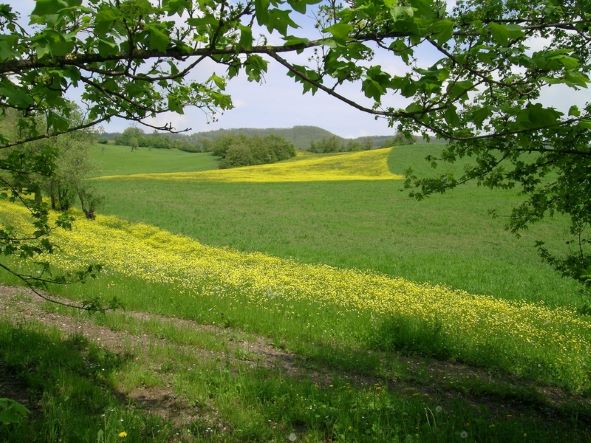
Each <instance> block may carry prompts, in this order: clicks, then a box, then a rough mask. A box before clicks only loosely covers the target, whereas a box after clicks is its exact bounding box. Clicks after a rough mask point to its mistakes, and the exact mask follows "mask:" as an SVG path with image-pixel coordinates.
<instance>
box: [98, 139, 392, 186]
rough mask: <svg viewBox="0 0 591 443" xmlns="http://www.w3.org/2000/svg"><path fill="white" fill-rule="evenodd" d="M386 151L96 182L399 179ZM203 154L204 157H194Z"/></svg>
mask: <svg viewBox="0 0 591 443" xmlns="http://www.w3.org/2000/svg"><path fill="white" fill-rule="evenodd" d="M389 152H390V148H384V149H375V150H372V151H360V152H353V153H349V152H348V153H338V154H332V155H322V156H319V155H305V156H299V157H297V158H295V159H292V160H288V161H283V162H278V163H273V164H267V165H256V166H244V167H240V168H231V169H216V170H208V171H206V170H197V169H195V170H194V171H195V172H193V171H191V172H169V173H166V172H163V173H143V174H128V175H111V176H108V175H107V176H103V177H99V178H100V179H127V180H164V181H219V182H246V183H248V182H250V183H278V182H314V181H348V180H400V179H402V178H403V177H402V176H401V175H395V174H392V173H391V172H390V171H389V169H388V155H389ZM194 155H205V154H194Z"/></svg>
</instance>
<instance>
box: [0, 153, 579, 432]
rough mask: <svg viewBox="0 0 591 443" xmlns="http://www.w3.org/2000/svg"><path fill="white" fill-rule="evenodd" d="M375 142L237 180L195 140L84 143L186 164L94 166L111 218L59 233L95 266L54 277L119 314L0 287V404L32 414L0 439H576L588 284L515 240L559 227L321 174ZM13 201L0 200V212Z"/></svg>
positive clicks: (399, 167) (469, 197) (140, 160)
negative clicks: (65, 278)
mask: <svg viewBox="0 0 591 443" xmlns="http://www.w3.org/2000/svg"><path fill="white" fill-rule="evenodd" d="M438 149H440V147H438V146H434V145H430V146H404V147H396V148H395V149H393V150H392V152H391V153H390V154H388V156H387V157H384V158H383V160H384V164H383V165H382V166H383V168H386V169H389V170H390V171H391V172H392V173H394V174H403V173H404V171H405V170H406V169H407V167H408V166H411V165H412V166H414V167H416V169H421V168H423V171H424V172H428V170H427V169H426V167H425V166H424V164H423V163H422V159H423V158H424V157H425V155H427V153H432V152H434V151H436V150H438ZM375 154H376V156H378V157H376V156H372V155H370V156H368V157H367V158H366V157H364V159H363V160H357V161H356V162H348V161H347V159H348V157H347V155H346V154H345V155H339V156H335V157H334V160H335V161H334V162H331V161H326V160H323V161H322V162H321V165H322V170H321V171H320V172H318V171H316V172H317V174H316V175H315V177H316V180H315V181H303V180H302V177H304V176H305V174H306V170H305V168H301V167H299V166H297V165H296V167H295V168H294V169H297V170H298V173H297V176H298V181H297V182H289V181H283V182H279V183H277V182H271V183H265V182H261V180H263V179H262V178H261V176H260V174H259V176H257V173H256V170H255V171H254V172H253V171H251V170H248V171H249V173H248V174H247V175H248V176H249V177H251V176H252V177H254V178H253V179H254V180H256V181H257V182H256V183H249V182H244V181H242V182H232V181H228V180H226V178H227V177H228V176H232V177H234V176H236V177H238V176H241V173H240V171H238V172H236V171H230V172H228V173H226V172H223V173H218V172H215V173H206V174H203V175H200V174H201V173H200V172H199V171H206V170H208V169H213V168H215V166H216V162H215V160H214V159H213V158H212V157H211V156H208V155H207V154H187V153H183V152H177V151H158V150H147V149H140V150H137V151H134V152H131V151H130V150H128V149H126V148H121V147H110V146H107V147H106V148H105V149H104V150H103V148H102V146H97V147H94V148H93V151H92V155H93V159H94V161H95V162H96V163H97V164H100V165H102V166H101V169H100V170H97V172H96V173H95V174H94V175H95V177H101V176H112V175H126V174H128V175H131V174H143V173H145V174H154V173H156V174H158V173H174V172H180V173H182V174H179V175H178V176H177V177H175V178H174V179H166V176H157V177H152V179H147V178H146V177H143V178H138V177H120V178H117V179H114V178H111V179H108V180H102V179H93V185H94V186H95V187H96V189H98V190H99V191H100V192H101V193H102V194H103V195H104V196H105V204H104V207H103V208H102V210H101V212H102V213H105V214H112V215H113V216H112V217H103V216H99V218H98V219H97V220H96V221H94V222H88V221H84V220H79V221H78V222H77V223H76V225H75V227H74V230H73V231H72V232H67V233H61V232H56V234H55V235H56V237H55V238H56V241H57V242H58V246H59V247H58V249H57V253H56V254H55V255H53V256H52V257H49V259H51V261H52V264H53V265H54V266H55V267H56V268H58V269H64V270H73V269H76V268H77V267H79V266H80V265H82V264H84V263H87V262H101V263H103V264H104V265H105V271H104V272H103V273H102V274H101V275H100V276H99V278H97V279H96V280H90V281H88V282H87V283H85V284H77V285H70V286H55V287H52V288H51V290H52V293H53V294H54V295H59V296H61V297H64V298H63V299H62V301H68V300H75V301H82V300H88V299H91V298H93V297H99V298H101V299H103V300H108V299H111V298H113V297H114V298H117V299H118V300H119V301H120V302H122V304H123V306H124V309H119V310H116V311H112V312H108V313H106V314H94V315H90V316H89V315H88V314H85V313H81V312H78V311H75V310H72V309H69V308H63V307H60V306H57V305H55V304H50V303H42V302H41V300H39V299H37V298H34V297H33V298H31V296H30V295H28V294H26V293H25V292H24V291H23V290H21V289H18V288H12V287H4V286H0V296H2V297H3V300H4V303H3V306H2V308H3V310H2V311H1V312H0V398H1V397H11V398H15V399H17V400H19V401H21V402H22V403H23V404H25V405H26V406H27V407H28V408H29V409H30V411H31V413H30V415H29V419H28V420H26V421H24V422H22V423H20V424H18V423H15V424H12V425H8V426H4V427H2V426H3V425H1V424H0V432H3V433H0V440H1V439H2V438H4V439H6V440H7V441H11V442H12V441H14V442H20V441H39V442H46V441H49V442H58V441H64V442H65V441H73V442H74V441H97V442H115V441H126V442H127V441H132V442H144V441H157V442H170V441H174V442H177V441H178V442H193V441H204V442H210V441H219V442H229V441H231V442H245V441H257V442H258V441H292V442H293V441H305V442H318V441H327V442H328V441H331V442H332V441H341V442H349V441H351V442H392V441H400V442H424V441H427V442H450V441H452V442H453V441H457V442H463V441H475V442H523V441H536V442H537V441H547V442H555V441H560V440H564V441H569V442H571V441H572V442H577V441H583V442H588V441H591V433H590V431H591V352H590V350H591V324H590V321H589V317H588V316H585V315H581V314H579V313H578V312H576V310H575V309H576V308H577V307H579V306H581V305H583V304H584V303H586V300H585V299H584V298H583V297H582V296H581V295H580V294H579V292H578V288H577V286H576V285H575V284H574V283H573V282H570V281H568V280H566V279H563V278H561V277H559V276H558V275H557V274H556V273H555V272H554V271H552V270H551V269H550V268H549V267H547V266H546V265H544V264H543V263H541V262H540V260H539V259H538V257H537V255H536V253H535V251H534V250H533V242H534V240H535V239H537V238H540V239H547V240H549V241H550V243H551V244H553V245H555V246H557V247H560V246H561V240H560V238H561V237H562V234H563V229H564V225H563V223H561V221H560V220H555V221H548V222H545V223H543V224H540V225H539V226H536V227H534V228H532V229H531V231H530V232H527V233H525V235H523V236H522V237H521V238H520V239H516V238H515V237H514V236H512V235H511V234H509V233H508V232H506V231H505V230H504V229H503V217H504V216H506V215H507V214H508V211H509V209H510V207H511V205H512V204H514V203H515V202H517V201H518V199H519V196H518V195H516V193H515V192H508V191H503V192H497V191H494V192H493V191H490V190H487V189H482V188H479V187H477V186H475V185H467V186H465V187H463V188H461V189H458V190H456V191H454V192H451V193H448V194H445V195H441V196H434V197H432V198H430V199H427V200H425V201H422V202H417V201H414V200H412V199H409V198H408V196H407V193H406V191H404V190H403V189H402V188H403V185H402V182H401V181H400V180H397V179H396V177H395V176H392V178H390V179H388V177H385V176H384V171H381V172H379V173H377V174H375V176H376V177H379V178H380V179H371V180H369V179H368V180H352V179H347V180H343V181H339V180H333V179H330V180H329V181H321V180H318V177H319V176H326V177H331V176H333V178H334V176H335V175H339V174H341V176H342V175H343V171H342V168H343V167H346V168H350V169H354V168H355V167H358V168H359V171H357V172H358V173H359V174H361V175H363V174H362V173H363V172H364V170H363V169H364V166H365V167H366V168H368V167H369V165H372V168H373V167H374V166H375V162H376V159H377V158H379V156H380V155H382V153H380V152H376V153H375ZM314 158H315V157H314V156H305V157H301V158H299V159H298V158H296V159H293V160H290V161H289V162H286V163H285V164H283V165H279V166H278V167H277V169H279V170H281V171H283V172H286V171H287V172H289V169H290V167H291V166H290V165H293V164H296V162H298V161H302V160H305V161H310V160H312V163H314V161H313V160H314ZM322 158H323V159H327V158H328V159H330V156H323V157H322ZM366 161H367V163H365V162H366ZM386 162H387V164H386ZM314 164H315V163H314ZM301 165H302V163H300V166H301ZM343 165H346V166H343ZM459 167H461V165H460V166H459ZM272 169H273V168H272ZM331 169H334V171H331ZM378 169H379V168H378ZM263 170H266V169H265V168H262V169H260V171H263ZM193 172H195V174H193ZM283 172H282V174H283ZM365 172H367V170H366V171H365ZM333 173H334V174H333ZM319 174H320V175H319ZM348 174H349V175H348V177H349V178H352V177H355V176H358V174H357V173H355V171H353V170H352V171H349V172H348ZM345 175H346V174H345ZM242 176H244V175H242ZM282 176H284V177H285V175H282ZM179 177H188V178H187V179H179ZM200 177H201V178H200ZM490 209H495V210H497V211H498V213H499V214H500V218H498V219H491V218H490V216H489V215H488V210H490ZM19 214H20V215H19ZM22 214H23V211H22V210H18V209H17V208H16V207H13V206H10V205H9V204H8V203H0V216H1V217H2V218H1V220H2V223H9V224H13V225H14V226H16V227H18V226H19V223H22V220H24V219H23V218H22V217H24V216H23V215H22ZM122 219H126V220H129V221H130V222H131V223H128V222H127V221H125V220H122ZM135 222H142V223H145V224H146V225H137V224H134V223H135ZM155 226H157V227H159V228H157V227H155ZM160 228H162V229H160ZM167 231H170V232H172V233H178V234H183V235H185V236H186V237H179V236H176V235H172V234H170V233H169V232H167ZM204 245H208V246H204ZM251 252H252V253H251ZM11 264H12V265H14V266H17V267H19V266H22V269H27V265H23V264H20V263H18V262H14V261H13V262H11ZM327 265H331V266H327ZM399 277H403V279H400V278H399ZM0 280H1V281H3V282H5V283H6V284H11V285H14V284H17V283H18V282H17V281H16V280H15V279H14V278H13V277H10V276H8V275H7V274H6V273H0ZM415 282H427V283H428V284H424V285H421V284H417V283H415ZM436 283H443V284H444V285H445V286H446V287H440V286H433V284H436ZM456 289H460V290H465V291H468V292H469V293H466V292H463V291H457V290H456ZM472 294H488V295H490V297H482V296H478V295H472ZM516 300H523V302H521V301H519V302H517V301H516ZM0 412H1V405H0ZM0 417H1V416H0Z"/></svg>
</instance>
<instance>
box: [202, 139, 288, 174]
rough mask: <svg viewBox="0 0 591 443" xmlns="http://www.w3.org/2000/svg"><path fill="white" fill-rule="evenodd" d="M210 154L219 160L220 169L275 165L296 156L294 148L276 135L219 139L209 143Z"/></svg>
mask: <svg viewBox="0 0 591 443" xmlns="http://www.w3.org/2000/svg"><path fill="white" fill-rule="evenodd" d="M211 152H212V153H213V154H214V155H216V156H217V157H219V158H220V159H221V160H220V168H222V169H225V168H235V167H238V166H249V165H261V164H265V163H275V162H278V161H280V160H287V159H289V158H292V157H294V156H295V155H296V151H295V148H294V146H293V145H292V144H291V143H289V142H288V141H287V140H285V139H284V138H282V137H279V136H276V135H267V136H264V137H259V136H246V135H227V136H223V137H219V138H217V139H216V140H214V141H213V142H212V143H211Z"/></svg>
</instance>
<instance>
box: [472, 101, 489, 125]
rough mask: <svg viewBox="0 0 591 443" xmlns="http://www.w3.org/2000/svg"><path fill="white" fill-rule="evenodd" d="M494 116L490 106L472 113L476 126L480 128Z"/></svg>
mask: <svg viewBox="0 0 591 443" xmlns="http://www.w3.org/2000/svg"><path fill="white" fill-rule="evenodd" d="M491 114H492V110H491V108H490V106H483V107H482V108H478V109H475V110H473V111H472V121H473V122H474V124H475V125H476V126H477V127H478V128H480V127H482V123H484V120H486V119H487V118H488V117H490V115H491Z"/></svg>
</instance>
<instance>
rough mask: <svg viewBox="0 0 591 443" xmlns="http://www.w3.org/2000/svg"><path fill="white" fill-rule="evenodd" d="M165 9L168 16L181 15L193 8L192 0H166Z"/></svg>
mask: <svg viewBox="0 0 591 443" xmlns="http://www.w3.org/2000/svg"><path fill="white" fill-rule="evenodd" d="M162 6H163V8H164V9H165V10H166V11H168V15H173V14H179V15H181V14H182V13H183V12H184V11H185V10H188V9H189V8H190V7H191V1H190V0H164V1H163V2H162Z"/></svg>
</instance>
